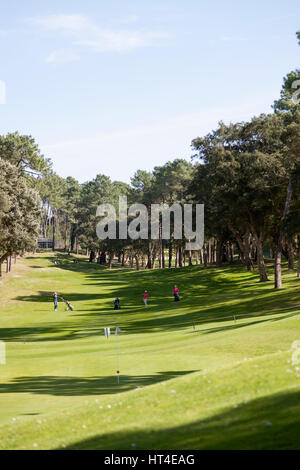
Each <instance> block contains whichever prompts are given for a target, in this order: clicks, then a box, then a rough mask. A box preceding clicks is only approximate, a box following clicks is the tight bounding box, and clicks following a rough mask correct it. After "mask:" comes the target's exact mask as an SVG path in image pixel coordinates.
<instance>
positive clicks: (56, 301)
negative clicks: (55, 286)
mask: <svg viewBox="0 0 300 470" xmlns="http://www.w3.org/2000/svg"><path fill="white" fill-rule="evenodd" d="M53 302H54V312H56V310H57V307H58V297H57V293H56V292H54V293H53Z"/></svg>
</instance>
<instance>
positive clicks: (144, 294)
mask: <svg viewBox="0 0 300 470" xmlns="http://www.w3.org/2000/svg"><path fill="white" fill-rule="evenodd" d="M142 297H143V299H144V304H145V307H148V298H149V294H148V292H147V291H146V290H145V292H144V293H143V294H142Z"/></svg>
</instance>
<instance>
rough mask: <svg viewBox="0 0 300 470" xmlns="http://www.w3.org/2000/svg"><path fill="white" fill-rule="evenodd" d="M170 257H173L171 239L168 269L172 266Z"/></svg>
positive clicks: (170, 242) (171, 242)
mask: <svg viewBox="0 0 300 470" xmlns="http://www.w3.org/2000/svg"><path fill="white" fill-rule="evenodd" d="M172 258H173V241H172V239H170V241H169V269H170V268H172Z"/></svg>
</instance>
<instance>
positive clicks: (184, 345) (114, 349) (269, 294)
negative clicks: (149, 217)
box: [0, 253, 300, 450]
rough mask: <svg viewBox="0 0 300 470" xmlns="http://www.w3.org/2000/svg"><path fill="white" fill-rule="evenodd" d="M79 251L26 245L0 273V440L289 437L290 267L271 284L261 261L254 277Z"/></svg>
mask: <svg viewBox="0 0 300 470" xmlns="http://www.w3.org/2000/svg"><path fill="white" fill-rule="evenodd" d="M54 259H56V260H60V264H58V265H57V264H54ZM78 259H79V263H78V264H75V263H74V262H73V257H72V256H67V255H64V254H61V253H44V254H36V255H31V256H27V257H25V258H23V259H20V260H18V263H17V265H14V266H13V270H12V272H11V273H10V274H9V275H7V276H4V279H3V281H2V284H1V285H0V315H1V317H0V318H1V319H0V322H1V324H0V340H1V341H2V342H3V343H4V345H3V343H2V346H5V350H6V364H0V374H1V380H0V403H1V406H0V449H37V450H41V449H113V450H117V449H137V450H138V449H146V450H150V449H174V450H176V449H300V354H299V367H298V366H297V357H296V355H295V349H292V345H293V343H294V341H296V340H300V317H299V313H300V297H299V279H298V278H297V277H296V273H295V272H293V271H287V270H286V268H284V270H283V275H284V276H283V280H284V288H283V289H282V290H280V291H275V290H274V288H273V282H272V279H273V278H272V265H271V264H270V265H269V267H268V274H269V277H270V279H271V281H270V282H264V283H260V282H258V274H257V272H248V271H247V270H246V269H245V267H244V266H241V265H232V266H224V267H222V268H216V267H208V268H203V267H202V266H191V267H186V268H178V269H175V268H173V269H160V270H158V269H157V270H142V271H135V270H133V269H129V268H126V269H125V268H121V267H116V266H114V267H113V268H112V269H108V268H106V267H103V266H100V265H97V264H90V263H88V260H87V258H84V257H79V258H78ZM174 284H176V285H177V286H178V287H179V293H180V296H181V298H182V300H181V302H176V303H175V302H174V301H173V296H172V289H173V286H174ZM145 289H146V290H148V292H149V306H148V308H146V307H145V306H144V304H143V299H142V293H143V292H144V290H145ZM54 291H56V292H57V293H58V295H59V296H62V297H63V298H65V299H67V300H69V301H70V302H71V304H72V305H73V306H74V311H71V310H68V311H66V305H65V304H64V303H62V302H59V306H58V310H57V312H54V308H53V300H52V293H53V292H54ZM115 297H119V298H120V303H121V310H116V311H115V310H114V309H113V300H114V298H115ZM117 326H118V327H119V328H121V333H120V334H119V335H118V336H116V335H115V328H116V327H117ZM106 327H110V328H111V336H110V337H109V338H106V337H105V335H104V328H106ZM118 368H119V369H120V383H119V384H118V380H117V373H116V372H117V369H118Z"/></svg>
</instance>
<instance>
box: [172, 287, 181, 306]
mask: <svg viewBox="0 0 300 470" xmlns="http://www.w3.org/2000/svg"><path fill="white" fill-rule="evenodd" d="M173 294H174V302H180V297H179V289H178V287H177V286H176V285H175V286H174V289H173Z"/></svg>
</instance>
